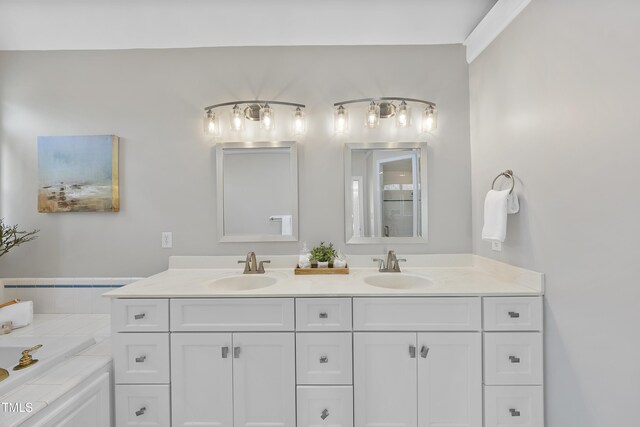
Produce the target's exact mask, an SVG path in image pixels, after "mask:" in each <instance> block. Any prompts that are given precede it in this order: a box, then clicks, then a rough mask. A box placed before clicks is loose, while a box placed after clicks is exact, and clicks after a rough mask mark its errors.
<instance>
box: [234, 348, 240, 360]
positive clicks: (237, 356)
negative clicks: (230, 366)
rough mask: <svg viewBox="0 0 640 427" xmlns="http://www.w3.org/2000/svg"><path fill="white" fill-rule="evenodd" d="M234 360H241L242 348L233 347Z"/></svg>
mask: <svg viewBox="0 0 640 427" xmlns="http://www.w3.org/2000/svg"><path fill="white" fill-rule="evenodd" d="M233 358H234V359H239V358H240V347H233Z"/></svg>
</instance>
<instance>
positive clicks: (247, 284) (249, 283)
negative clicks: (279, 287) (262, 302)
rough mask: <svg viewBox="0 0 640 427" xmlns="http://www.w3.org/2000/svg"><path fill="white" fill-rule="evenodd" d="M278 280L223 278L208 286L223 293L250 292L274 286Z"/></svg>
mask: <svg viewBox="0 0 640 427" xmlns="http://www.w3.org/2000/svg"><path fill="white" fill-rule="evenodd" d="M277 281H278V279H276V278H274V277H269V276H258V275H242V276H230V277H223V278H221V279H218V280H215V281H213V282H212V283H211V284H210V285H209V286H211V287H213V288H216V289H219V290H223V291H251V290H254V289H261V288H266V287H267V286H271V285H275V284H276V282H277Z"/></svg>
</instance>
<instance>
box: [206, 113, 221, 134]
mask: <svg viewBox="0 0 640 427" xmlns="http://www.w3.org/2000/svg"><path fill="white" fill-rule="evenodd" d="M204 133H205V134H206V135H209V136H213V137H218V136H220V135H221V134H222V129H221V128H220V120H219V119H218V116H217V115H216V113H214V112H213V111H207V112H206V113H205V114H204Z"/></svg>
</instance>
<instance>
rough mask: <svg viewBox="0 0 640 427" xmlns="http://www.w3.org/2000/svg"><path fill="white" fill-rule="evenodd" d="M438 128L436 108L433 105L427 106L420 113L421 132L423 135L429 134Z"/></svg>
mask: <svg viewBox="0 0 640 427" xmlns="http://www.w3.org/2000/svg"><path fill="white" fill-rule="evenodd" d="M437 126H438V117H437V112H436V108H435V107H434V106H433V105H430V106H428V107H427V108H425V110H424V111H423V112H422V124H421V130H422V132H423V133H427V132H431V131H432V130H433V129H435V128H436V127H437Z"/></svg>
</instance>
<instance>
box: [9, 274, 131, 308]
mask: <svg viewBox="0 0 640 427" xmlns="http://www.w3.org/2000/svg"><path fill="white" fill-rule="evenodd" d="M137 280H140V278H135V277H113V278H111V277H106V278H16V279H0V285H4V296H3V301H6V300H10V299H14V298H20V299H22V300H24V301H27V300H30V301H33V310H34V312H35V313H42V314H74V313H78V314H109V301H108V300H107V299H106V298H103V297H102V294H104V293H105V292H107V291H109V290H112V289H114V288H119V287H121V286H124V285H127V284H129V283H132V282H135V281H137Z"/></svg>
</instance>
